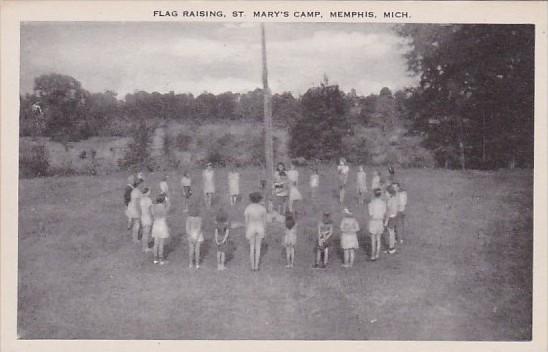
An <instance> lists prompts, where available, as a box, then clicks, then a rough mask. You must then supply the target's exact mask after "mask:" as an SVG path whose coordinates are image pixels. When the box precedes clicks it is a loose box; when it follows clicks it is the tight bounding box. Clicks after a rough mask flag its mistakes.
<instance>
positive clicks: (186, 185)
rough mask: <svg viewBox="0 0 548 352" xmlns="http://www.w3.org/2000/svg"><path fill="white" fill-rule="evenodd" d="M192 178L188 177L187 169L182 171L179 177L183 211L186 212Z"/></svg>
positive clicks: (190, 194)
mask: <svg viewBox="0 0 548 352" xmlns="http://www.w3.org/2000/svg"><path fill="white" fill-rule="evenodd" d="M191 184H192V180H191V179H190V175H189V174H188V171H185V172H184V173H183V177H182V178H181V187H182V188H183V212H184V213H186V212H188V203H189V202H190V197H191V196H192V188H191Z"/></svg>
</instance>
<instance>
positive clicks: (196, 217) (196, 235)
mask: <svg viewBox="0 0 548 352" xmlns="http://www.w3.org/2000/svg"><path fill="white" fill-rule="evenodd" d="M185 228H186V235H187V239H188V267H189V268H190V269H192V267H193V265H194V264H195V265H196V269H199V268H200V245H201V244H202V242H203V241H204V234H203V231H202V217H201V216H200V206H199V205H198V204H197V203H194V204H192V206H191V207H190V210H189V213H188V216H187V218H186V226H185Z"/></svg>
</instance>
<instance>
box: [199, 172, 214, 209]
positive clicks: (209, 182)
mask: <svg viewBox="0 0 548 352" xmlns="http://www.w3.org/2000/svg"><path fill="white" fill-rule="evenodd" d="M202 179H203V181H204V197H205V204H206V207H207V208H208V209H209V208H211V204H212V202H213V195H214V194H215V171H214V170H213V165H212V164H211V163H207V166H206V168H205V170H204V172H203V173H202Z"/></svg>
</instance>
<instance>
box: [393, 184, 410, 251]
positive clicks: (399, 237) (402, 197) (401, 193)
mask: <svg viewBox="0 0 548 352" xmlns="http://www.w3.org/2000/svg"><path fill="white" fill-rule="evenodd" d="M392 186H393V187H394V188H395V190H396V197H397V199H398V216H397V221H396V242H399V243H400V244H401V243H403V239H404V238H405V208H406V207H407V191H406V190H404V189H403V188H402V187H401V185H400V184H399V183H397V182H394V183H393V184H392Z"/></svg>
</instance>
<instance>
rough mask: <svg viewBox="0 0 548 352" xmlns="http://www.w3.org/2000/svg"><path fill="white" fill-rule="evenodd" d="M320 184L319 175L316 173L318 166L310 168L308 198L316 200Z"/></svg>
mask: <svg viewBox="0 0 548 352" xmlns="http://www.w3.org/2000/svg"><path fill="white" fill-rule="evenodd" d="M319 186H320V175H319V174H318V168H317V167H315V168H313V169H312V175H310V198H311V199H312V201H315V200H316V197H317V194H318V187H319Z"/></svg>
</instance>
